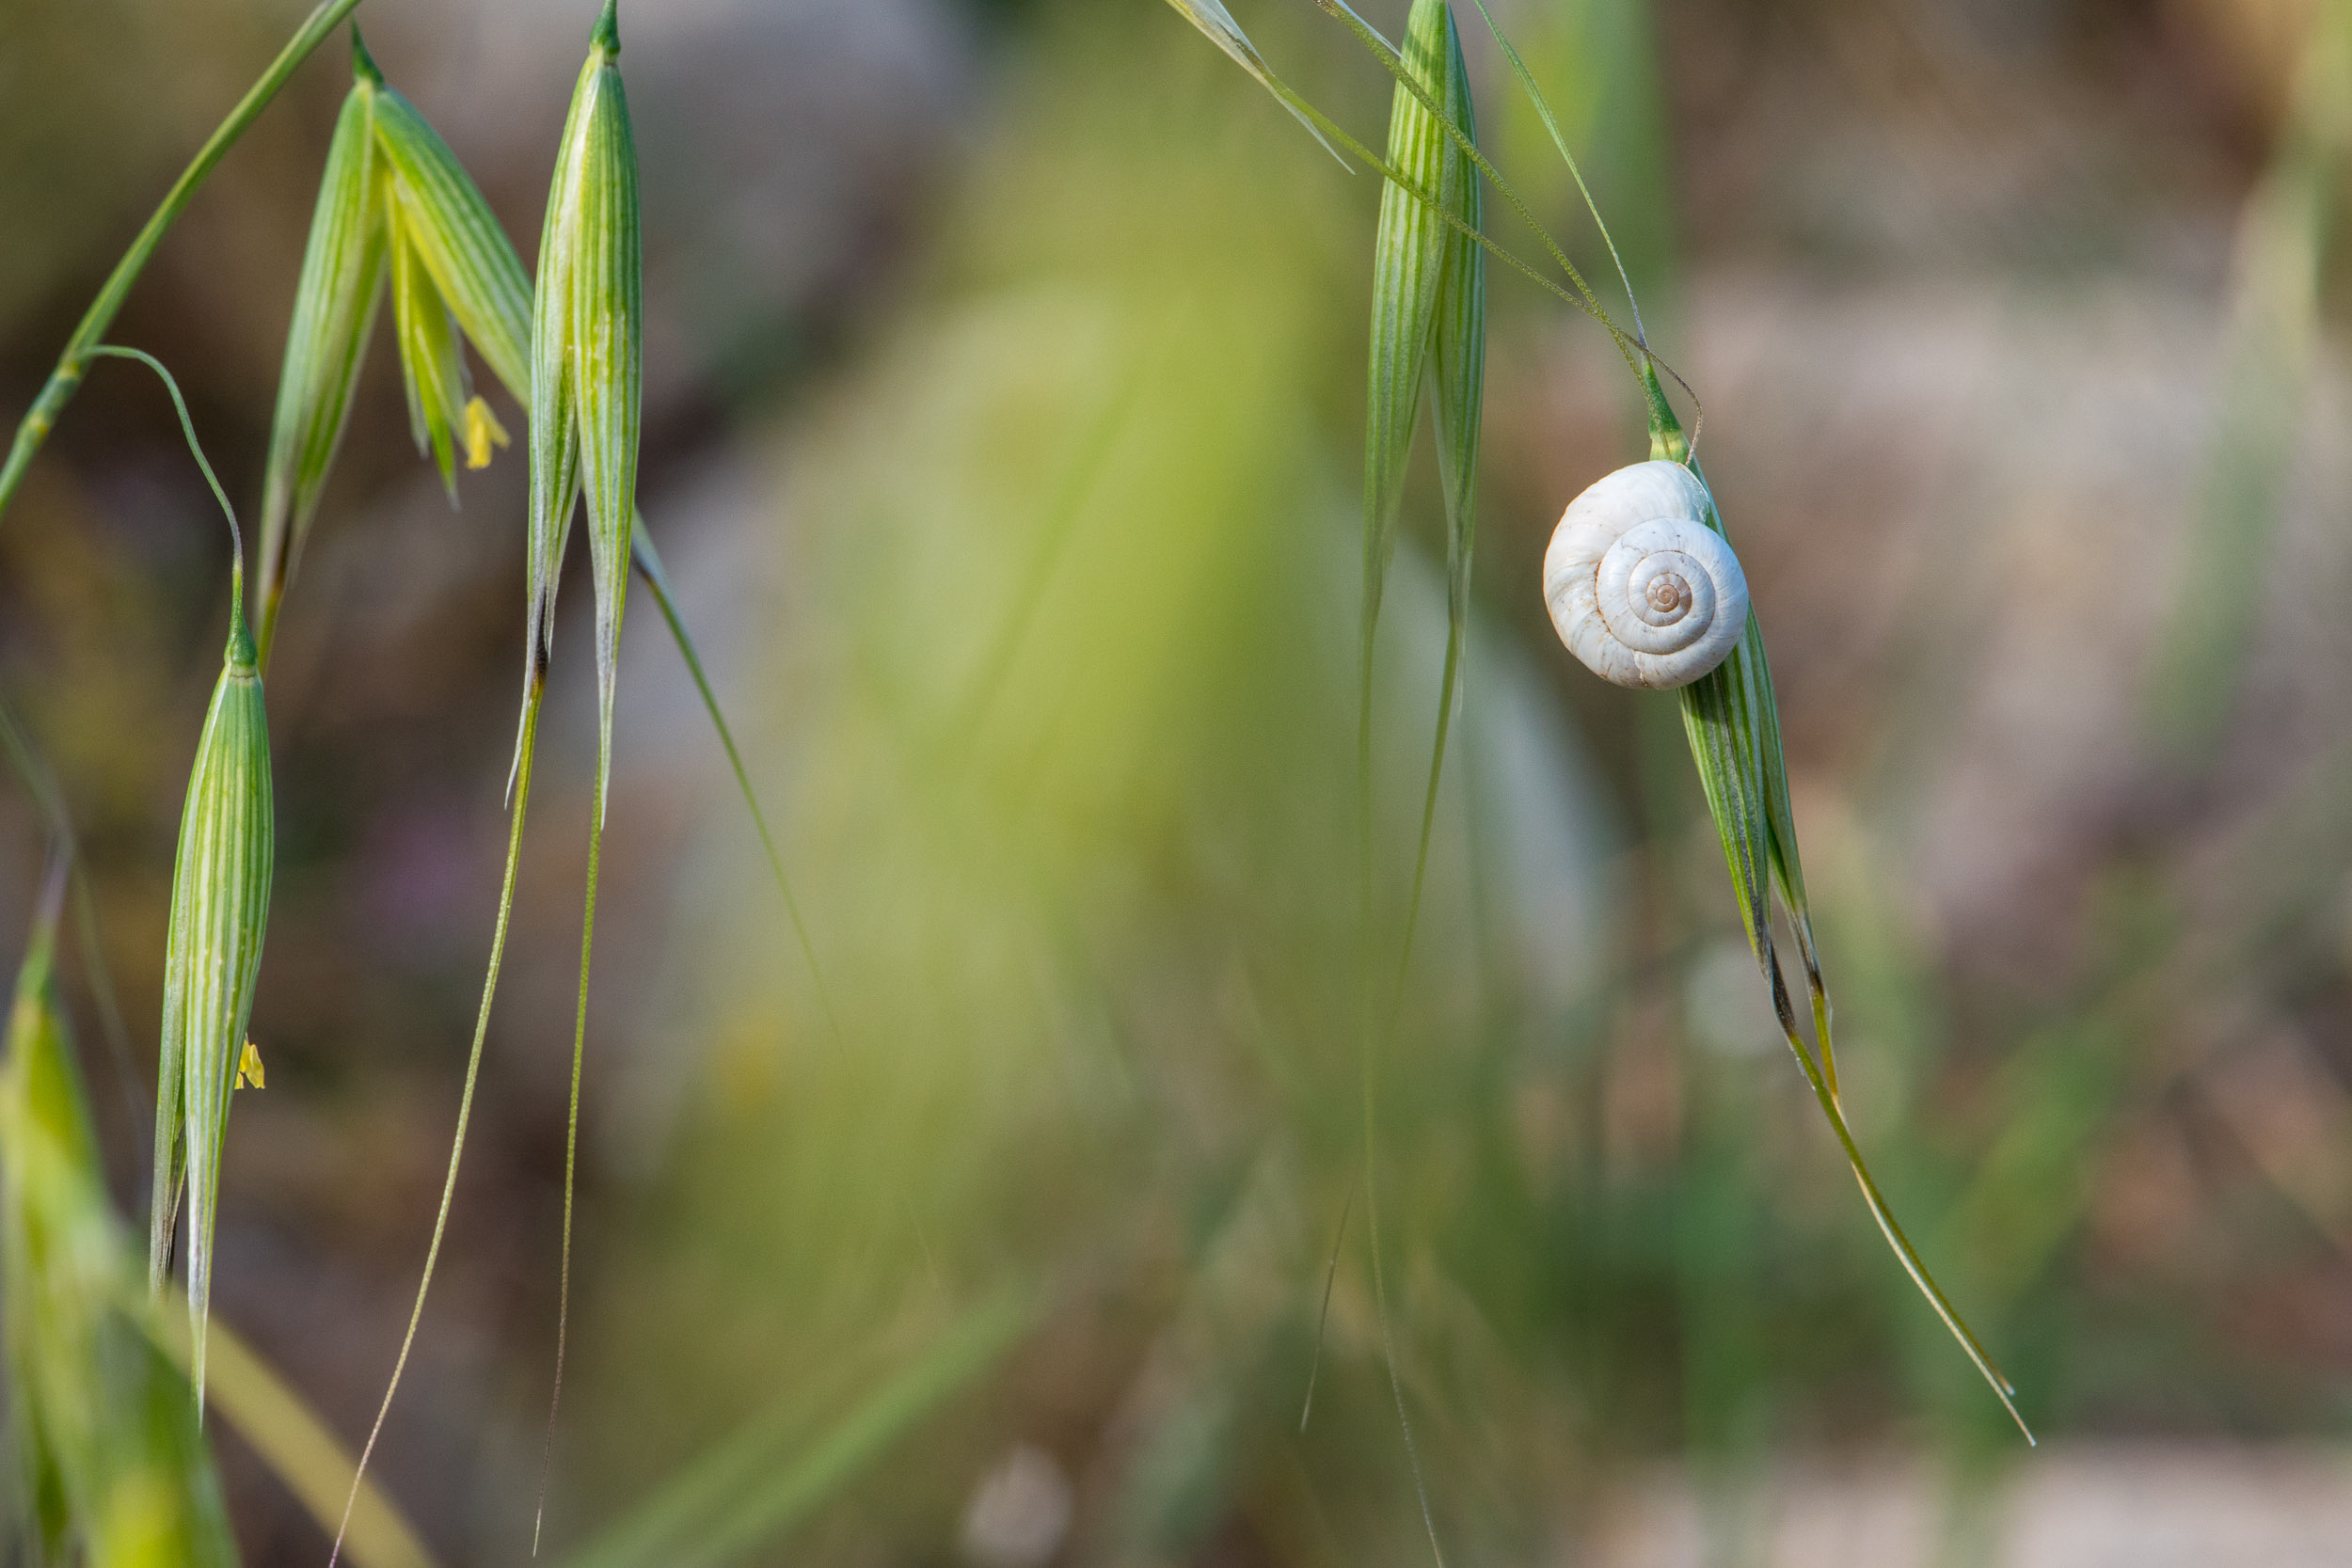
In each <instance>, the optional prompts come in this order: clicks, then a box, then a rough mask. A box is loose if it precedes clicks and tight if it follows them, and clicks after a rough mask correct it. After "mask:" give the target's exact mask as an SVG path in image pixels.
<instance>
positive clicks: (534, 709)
mask: <svg viewBox="0 0 2352 1568" xmlns="http://www.w3.org/2000/svg"><path fill="white" fill-rule="evenodd" d="M546 692H547V680H546V677H545V675H544V674H538V675H534V676H533V677H532V681H531V685H530V688H529V689H528V690H527V691H526V692H525V694H524V697H523V721H522V737H521V740H520V742H519V744H518V745H517V746H516V752H515V780H514V800H515V817H514V821H513V823H512V825H511V826H509V828H508V829H507V837H506V871H505V875H504V877H503V878H502V879H501V882H500V885H499V918H498V928H497V930H496V932H495V933H494V934H493V935H492V936H491V938H490V973H489V974H488V976H487V977H486V978H485V979H484V981H483V982H482V1009H481V1011H480V1012H479V1013H478V1014H477V1015H476V1016H475V1018H474V1026H473V1049H472V1051H471V1052H470V1053H469V1054H468V1056H467V1057H466V1086H465V1088H464V1089H463V1090H462V1091H461V1092H460V1093H459V1095H458V1100H457V1133H456V1136H455V1137H454V1138H453V1139H452V1140H451V1142H450V1149H449V1175H448V1176H447V1177H446V1178H444V1179H443V1180H442V1182H441V1209H440V1212H439V1213H438V1214H437V1215H436V1216H435V1217H434V1221H433V1241H432V1243H431V1244H430V1245H428V1246H427V1247H426V1248H425V1253H424V1275H423V1277H421V1279H419V1280H418V1281H417V1301H416V1305H415V1306H414V1307H410V1308H409V1310H408V1328H407V1331H406V1332H405V1333H404V1334H402V1336H401V1338H400V1354H399V1356H398V1357H397V1358H395V1359H394V1360H393V1362H392V1380H391V1382H390V1384H389V1385H388V1386H386V1388H385V1390H384V1402H383V1403H382V1404H380V1405H378V1406H377V1407H376V1411H375V1424H374V1425H373V1426H372V1427H370V1428H369V1429H368V1440H367V1442H366V1444H365V1445H364V1446H363V1447H361V1449H359V1463H358V1466H357V1467H356V1468H355V1469H354V1470H353V1471H352V1476H351V1497H350V1499H349V1500H347V1501H346V1502H345V1503H344V1504H343V1528H342V1529H338V1530H337V1531H336V1532H335V1549H334V1551H333V1552H331V1553H329V1554H328V1556H327V1560H326V1563H327V1568H335V1561H336V1560H337V1559H338V1558H340V1557H341V1556H342V1546H343V1533H344V1531H345V1530H347V1529H348V1528H350V1525H351V1510H352V1507H353V1505H354V1504H355V1503H357V1502H358V1497H359V1481H360V1479H361V1478H362V1477H363V1476H365V1475H366V1474H367V1472H368V1460H369V1458H370V1457H371V1456H372V1455H373V1453H374V1452H375V1440H376V1439H377V1438H378V1437H380V1436H382V1435H383V1433H384V1418H385V1417H386V1416H388V1415H389V1414H390V1413H391V1408H392V1396H393V1395H394V1394H396V1393H398V1392H399V1391H400V1378H401V1374H402V1373H403V1372H404V1371H405V1370H407V1368H408V1353H409V1351H410V1350H411V1349H412V1348H413V1347H414V1346H415V1345H416V1342H417V1324H418V1323H420V1322H421V1320H422V1319H423V1317H424V1297H425V1292H426V1291H429V1290H431V1289H432V1287H433V1269H434V1266H435V1265H436V1264H437V1263H438V1262H439V1261H440V1257H441V1240H442V1237H443V1236H444V1235H446V1234H447V1232H448V1230H449V1210H450V1201H451V1199H452V1198H453V1197H454V1196H456V1194H457V1164H458V1161H459V1160H460V1159H461V1158H463V1156H464V1154H465V1152H466V1123H467V1122H468V1121H469V1119H470V1118H471V1117H472V1116H473V1091H474V1085H475V1082H476V1081H477V1080H478V1079H479V1078H480V1076H481V1073H482V1042H483V1040H484V1039H485V1038H486V1037H488V1035H489V1032H490V1001H491V998H493V997H495V996H496V995H497V994H498V987H499V964H500V962H501V960H502V959H503V958H505V957H506V932H507V927H508V925H509V924H510V922H511V920H512V917H513V915H514V912H515V871H516V866H518V865H519V864H520V863H521V862H522V853H523V814H524V812H525V811H526V810H527V809H528V808H529V807H530V805H531V764H532V756H533V754H534V753H535V752H536V751H537V749H538V736H539V702H540V699H541V697H543V696H544V695H545V694H546Z"/></svg>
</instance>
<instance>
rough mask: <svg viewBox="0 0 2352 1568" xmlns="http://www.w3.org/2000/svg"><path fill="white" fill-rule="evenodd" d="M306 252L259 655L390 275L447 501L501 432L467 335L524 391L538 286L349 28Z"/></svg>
mask: <svg viewBox="0 0 2352 1568" xmlns="http://www.w3.org/2000/svg"><path fill="white" fill-rule="evenodd" d="M351 48H352V87H351V92H350V95H349V96H348V97H347V98H346V99H345V100H344V102H343V110H342V116H341V117H340V118H339V119H338V120H337V122H336V130H335V138H334V141H333V142H332V144H331V145H330V146H329V148H328V151H327V161H326V175H325V177H324V178H323V179H322V181H321V182H320V186H319V200H318V206H317V208H316V210H315V212H314V213H313V214H312V218H311V226H310V244H309V246H308V248H307V249H306V250H305V251H304V254H303V262H302V278H301V282H300V284H299V286H298V287H297V289H296V292H295V295H294V320H293V324H292V325H291V326H290V327H289V329H288V331H287V335H286V358H285V368H284V371H283V372H282V373H281V375H280V377H279V380H278V411H277V416H276V419H275V420H274V422H273V424H272V427H271V433H270V458H269V466H268V469H267V471H266V474H265V477H264V487H263V498H262V558H261V564H260V568H259V569H260V573H261V580H262V591H261V594H260V598H261V638H260V642H261V653H262V660H263V662H264V664H266V662H267V659H268V655H269V649H270V645H271V643H272V642H273V641H274V640H275V636H276V628H277V619H278V607H279V603H280V601H281V600H282V598H283V596H284V594H285V589H286V586H287V582H288V580H289V579H290V578H291V577H292V576H293V572H294V565H295V562H296V560H297V558H298V557H299V555H300V552H301V546H302V542H303V541H304V539H305V538H307V537H308V535H309V532H310V523H311V519H312V517H313V515H315V513H316V511H317V507H318V499H319V495H320V492H321V491H322V489H323V488H324V487H325V484H326V474H327V470H328V468H329V467H331V466H332V464H333V462H334V456H335V448H336V445H337V443H338V441H339V440H340V438H341V436H342V428H343V424H344V421H345V420H346V419H347V417H348V415H349V412H350V404H351V390H352V387H353V386H354V384H355V383H356V382H357V381H358V375H359V370H360V366H361V365H362V363H363V362H364V361H365V359H366V356H367V344H368V337H369V334H370V333H371V332H372V331H373V326H374V322H375V316H376V312H377V309H379V307H380V306H381V304H382V300H383V296H384V291H385V287H386V284H387V281H388V279H389V286H390V290H391V294H392V307H393V310H392V313H393V325H394V329H395V330H394V334H393V336H394V341H395V345H396V347H397V348H398V351H399V355H400V366H401V377H402V382H403V385H404V386H405V388H406V390H407V397H408V418H409V427H410V431H411V433H412V435H413V436H415V438H416V442H417V448H418V450H419V451H421V452H429V453H430V454H431V456H432V458H433V460H434V463H435V465H436V467H438V468H439V470H440V473H441V482H442V483H443V484H444V485H445V486H447V487H449V490H450V495H451V499H452V500H454V499H455V497H456V488H455V468H456V458H457V455H458V453H459V452H461V451H462V452H464V453H465V455H466V460H467V466H468V467H483V466H484V465H485V464H486V463H487V462H488V461H489V453H490V449H491V447H492V446H493V445H494V444H495V445H504V444H505V443H504V434H505V433H504V432H503V431H502V430H500V429H499V427H498V421H497V420H496V419H495V418H493V417H492V416H491V415H490V412H489V410H488V408H487V407H486V406H485V404H483V403H482V401H481V400H480V399H478V398H476V397H474V396H473V395H472V378H471V376H470V374H469V372H468V371H467V368H466V353H465V339H466V338H468V337H470V338H472V339H473V340H474V342H475V345H476V346H477V347H478V348H480V349H481V350H482V353H483V357H484V358H485V360H487V361H488V362H489V364H490V368H491V370H492V372H493V373H495V374H497V375H499V376H500V377H501V379H502V380H504V381H506V382H507V384H508V386H509V388H511V389H513V390H514V391H515V392H516V396H517V397H522V396H524V395H525V394H526V393H527V391H528V383H527V377H526V374H525V371H524V348H523V345H524V343H525V341H526V340H527V337H528V327H527V325H526V324H527V323H528V322H529V320H530V300H531V285H530V282H529V281H528V279H526V278H525V277H524V276H523V269H522V263H521V262H520V261H517V260H516V257H515V250H514V247H513V246H512V245H509V244H507V241H506V236H505V233H504V232H503V231H502V230H501V229H500V228H499V226H498V223H497V221H496V219H494V218H493V217H492V216H491V215H490V212H489V208H488V205H487V203H485V201H484V200H483V199H482V193H481V191H480V190H478V189H477V188H476V187H475V185H474V183H473V182H472V180H471V179H469V177H468V176H467V174H466V172H465V170H464V169H463V168H462V167H460V166H458V163H457V160H456V158H455V157H454V155H453V154H452V153H451V152H450V150H449V147H448V145H447V144H446V143H444V142H443V141H442V140H441V138H440V137H439V136H438V135H436V134H435V133H434V131H433V128H432V127H431V126H430V125H428V124H426V123H425V121H424V119H423V117H422V116H421V115H420V114H418V113H417V111H416V108H415V106H414V105H412V104H411V103H409V102H408V101H407V100H406V99H405V98H403V97H402V96H401V95H400V94H399V93H398V92H396V91H394V90H393V89H392V88H390V87H387V86H386V85H385V82H384V78H383V74H382V72H381V71H378V70H377V69H376V65H375V61H374V60H373V58H372V57H370V55H369V54H368V52H367V45H366V43H365V42H364V41H363V40H361V38H360V36H359V30H358V27H356V26H355V27H354V28H353V29H352V35H351Z"/></svg>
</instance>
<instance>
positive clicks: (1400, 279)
mask: <svg viewBox="0 0 2352 1568" xmlns="http://www.w3.org/2000/svg"><path fill="white" fill-rule="evenodd" d="M1404 65H1405V74H1404V75H1403V76H1401V77H1400V78H1399V80H1398V84H1397V87H1396V91H1395V93H1394V95H1393V101H1392V103H1391V108H1390V115H1389V146H1388V154H1389V155H1388V166H1390V167H1392V168H1393V169H1394V170H1395V171H1396V172H1397V173H1398V174H1399V175H1401V176H1403V181H1402V182H1399V181H1396V180H1391V181H1390V182H1387V183H1385V184H1384V185H1383V186H1382V188H1381V193H1380V224H1379V229H1378V230H1377V231H1376V233H1375V237H1374V241H1373V284H1372V331H1371V337H1372V349H1371V358H1370V368H1369V372H1368V376H1367V386H1366V392H1365V404H1366V406H1365V428H1364V560H1363V573H1364V576H1363V607H1362V622H1361V641H1360V644H1359V651H1358V658H1359V692H1358V697H1359V707H1358V713H1357V789H1358V821H1359V831H1360V833H1361V839H1360V842H1359V863H1360V871H1361V876H1362V879H1363V889H1364V900H1363V919H1364V937H1365V951H1364V959H1363V961H1364V966H1365V974H1364V984H1365V988H1366V990H1365V1006H1366V1017H1365V1019H1364V1021H1363V1031H1364V1033H1363V1038H1362V1041H1361V1045H1360V1049H1361V1050H1362V1053H1363V1095H1364V1182H1365V1194H1364V1196H1365V1205H1364V1210H1365V1212H1364V1217H1365V1224H1366V1227H1367V1229H1368V1231H1369V1232H1370V1244H1371V1249H1372V1260H1373V1283H1374V1288H1375V1301H1376V1302H1377V1304H1378V1310H1379V1317H1380V1326H1381V1335H1382V1344H1383V1347H1384V1349H1386V1350H1387V1352H1388V1354H1387V1360H1388V1370H1389V1380H1390V1389H1391V1393H1392V1394H1393V1396H1394V1398H1395V1402H1396V1414H1397V1422H1398V1426H1399V1428H1400V1430H1401V1431H1402V1433H1403V1434H1404V1438H1405V1444H1406V1458H1407V1460H1408V1461H1409V1463H1410V1465H1411V1469H1412V1474H1413V1484H1414V1489H1415V1491H1416V1492H1417V1493H1418V1494H1419V1496H1420V1499H1421V1506H1422V1524H1423V1525H1424V1527H1426V1528H1427V1529H1428V1533H1429V1544H1430V1550H1431V1552H1432V1554H1433V1555H1434V1556H1435V1557H1436V1559H1437V1560H1438V1562H1439V1563H1440V1564H1442V1563H1443V1561H1444V1553H1443V1552H1442V1551H1441V1550H1440V1549H1439V1547H1438V1531H1437V1525H1436V1521H1435V1519H1434V1518H1433V1517H1432V1516H1431V1514H1430V1511H1429V1498H1428V1492H1427V1489H1426V1487H1425V1486H1424V1485H1423V1484H1422V1474H1421V1458H1420V1454H1419V1452H1418V1451H1417V1449H1415V1447H1414V1443H1413V1429H1412V1422H1411V1419H1410V1418H1409V1417H1408V1416H1407V1415H1406V1405H1405V1393H1404V1386H1403V1385H1402V1383H1401V1381H1399V1378H1398V1374H1397V1370H1396V1355H1395V1351H1394V1348H1393V1346H1392V1345H1391V1344H1390V1343H1389V1340H1388V1278H1387V1269H1386V1266H1385V1264H1384V1261H1383V1259H1382V1248H1381V1237H1380V1186H1379V1177H1380V1173H1379V1170H1378V1166H1377V1156H1376V1150H1377V1148H1378V1112H1377V1083H1378V1078H1379V1062H1378V1057H1379V1054H1380V1042H1381V1041H1382V1040H1383V1039H1385V1037H1386V1036H1387V1033H1388V1030H1389V1028H1390V1026H1391V1021H1392V1015H1393V1011H1394V1009H1393V1008H1392V1007H1391V1009H1390V1010H1389V1013H1388V1014H1387V1015H1381V1016H1375V1014H1374V1012H1373V1008H1374V1006H1375V1003H1374V1001H1373V992H1372V989H1371V988H1372V972H1373V968H1374V965H1373V955H1374V951H1375V945H1376V943H1375V937H1374V933H1375V923H1374V920H1373V910H1374V904H1373V898H1372V887H1373V846H1372V836H1371V835H1372V820H1373V800H1372V721H1373V712H1372V698H1373V654H1374V649H1375V641H1376V636H1377V632H1378V628H1379V621H1380V601H1381V597H1382V594H1383V591H1384V589H1385V588H1386V585H1387V578H1388V569H1389V564H1390V562H1391V559H1392V558H1393V557H1394V555H1395V552H1396V524H1397V515H1398V510H1399V507H1400V504H1401V502H1402V500H1403V499H1404V483H1405V474H1406V461H1407V459H1408V457H1409V455H1410V453H1411V450H1412V439H1413V430H1414V427H1415V425H1417V424H1418V423H1419V422H1420V418H1421V404H1422V388H1423V387H1424V386H1425V385H1426V384H1427V383H1429V382H1431V381H1435V382H1436V383H1437V388H1438V397H1437V410H1436V417H1437V426H1438V448H1439V451H1440V466H1441V467H1442V469H1443V478H1444V480H1445V493H1446V514H1447V521H1448V527H1447V544H1446V565H1447V576H1448V584H1449V591H1448V593H1447V596H1446V604H1447V633H1446V657H1445V676H1444V687H1443V690H1442V692H1441V694H1440V696H1439V699H1438V703H1439V705H1438V724H1437V733H1436V736H1435V737H1434V739H1433V743H1432V746H1431V750H1430V761H1429V784H1428V790H1427V795H1426V799H1425V800H1424V802H1423V805H1422V832H1421V843H1420V849H1419V851H1418V852H1417V854H1416V856H1415V862H1414V872H1413V884H1412V891H1411V894H1410V896H1409V898H1408V901H1407V905H1406V930H1405V938H1404V942H1403V943H1402V944H1401V946H1400V949H1399V955H1398V965H1399V969H1398V983H1399V985H1400V986H1401V985H1402V982H1403V978H1404V965H1405V964H1406V962H1408V961H1409V959H1410V956H1411V950H1412V941H1413V935H1412V932H1413V924H1414V919H1415V916H1416V914H1417V912H1418V911H1419V907H1420V902H1421V884H1422V873H1423V871H1424V870H1425V868H1426V866H1427V863H1428V852H1429V838H1430V828H1431V826H1432V825H1433V823H1434V822H1435V820H1436V809H1437V800H1438V780H1439V777H1440V770H1441V769H1442V768H1443V766H1444V759H1445V743H1446V733H1447V730H1448V728H1449V725H1450V723H1451V720H1452V716H1453V711H1454V690H1455V681H1456V676H1457V673H1458V671H1459V666H1460V654H1461V644H1462V634H1463V630H1464V625H1465V620H1466V617H1467V615H1468V612H1469V609H1470V545H1471V540H1472V536H1473V535H1472V516H1473V514H1472V511H1471V501H1472V498H1473V496H1474V494H1475V484H1476V467H1477V461H1478V435H1479V427H1480V409H1481V404H1482V401H1483V396H1484V383H1485V369H1486V270H1485V267H1484V266H1483V265H1482V260H1483V259H1482V257H1481V255H1480V252H1479V251H1478V249H1477V246H1476V245H1475V244H1474V243H1472V240H1471V239H1470V238H1468V237H1467V236H1474V235H1476V233H1477V232H1478V226H1479V216H1480V210H1479V189H1478V170H1477V168H1476V166H1474V165H1473V164H1472V163H1471V162H1470V158H1469V157H1467V156H1465V152H1464V149H1465V147H1466V146H1468V145H1470V144H1471V143H1472V142H1473V141H1474V138H1475V136H1476V124H1475V119H1474V117H1473V115H1472V112H1471V108H1470V74H1469V71H1468V69H1467V67H1466V66H1465V64H1464V62H1463V59H1462V46H1461V39H1460V36H1459V34H1458V33H1457V32H1456V30H1455V28H1454V14H1453V11H1452V10H1451V9H1450V8H1448V7H1447V5H1446V4H1445V0H1414V4H1413V8H1412V10H1411V12H1410V13H1409V14H1408V16H1407V17H1406V36H1405V49H1404ZM1416 88H1418V89H1419V90H1415V89H1416Z"/></svg>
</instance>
